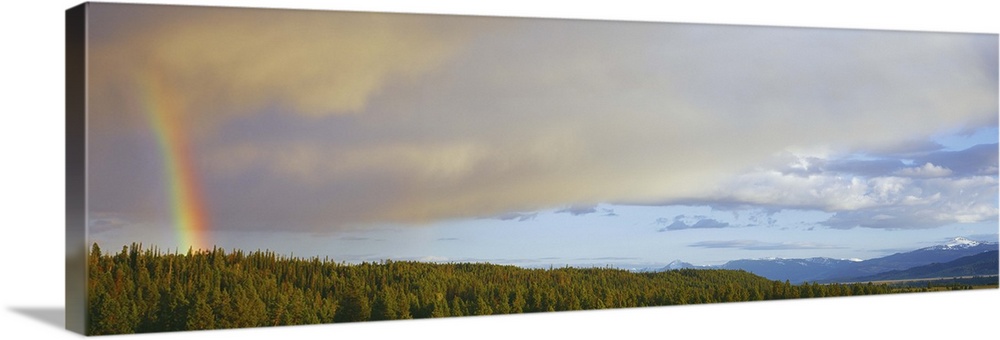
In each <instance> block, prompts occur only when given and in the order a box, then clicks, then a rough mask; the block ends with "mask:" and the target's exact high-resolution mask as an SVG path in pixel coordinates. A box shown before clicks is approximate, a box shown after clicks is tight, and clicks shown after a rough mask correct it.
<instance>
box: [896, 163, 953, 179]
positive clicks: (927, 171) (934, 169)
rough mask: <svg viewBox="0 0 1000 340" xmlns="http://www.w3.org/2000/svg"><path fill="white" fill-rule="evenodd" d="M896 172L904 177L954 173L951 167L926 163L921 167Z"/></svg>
mask: <svg viewBox="0 0 1000 340" xmlns="http://www.w3.org/2000/svg"><path fill="white" fill-rule="evenodd" d="M896 174H897V175H899V176H904V177H945V176H950V175H951V174H952V171H951V169H948V168H945V167H941V166H937V165H934V164H931V163H925V164H924V165H923V166H920V167H913V168H904V169H900V170H898V171H896Z"/></svg>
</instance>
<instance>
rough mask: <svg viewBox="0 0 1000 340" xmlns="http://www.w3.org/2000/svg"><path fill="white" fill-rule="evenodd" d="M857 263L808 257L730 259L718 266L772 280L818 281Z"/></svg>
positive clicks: (793, 281)
mask: <svg viewBox="0 0 1000 340" xmlns="http://www.w3.org/2000/svg"><path fill="white" fill-rule="evenodd" d="M855 263H857V262H856V261H854V260H839V259H831V258H826V257H813V258H808V259H782V258H770V259H752V260H735V261H729V262H726V263H725V264H723V265H721V266H718V268H720V269H733V270H745V271H748V272H751V273H753V274H757V275H760V276H763V277H766V278H768V279H771V280H779V281H784V280H788V281H790V282H792V283H802V282H810V281H818V280H823V279H826V278H829V277H831V276H836V275H837V273H839V272H840V271H843V270H845V269H846V268H848V267H849V266H851V265H853V264H855Z"/></svg>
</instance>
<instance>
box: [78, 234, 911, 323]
mask: <svg viewBox="0 0 1000 340" xmlns="http://www.w3.org/2000/svg"><path fill="white" fill-rule="evenodd" d="M87 266H88V276H89V278H88V282H87V294H88V295H87V300H88V301H87V304H88V305H87V334H88V335H102V334H124V333H146V332H165V331H180V330H200V329H225V328H244V327H263V326H281V325H301V324H317V323H339V322H356V321H369V320H393V319H415V318H437V317H450V316H466V315H491V314H510V313H534V312H546V311H568V310H591V309H605V308H629V307H645V306H665V305H683V304H701V303H717V302H736V301H755V300H777V299H794V298H813V297H828V296H851V295H871V294H886V293H902V292H918V291H926V290H927V288H921V287H891V286H887V285H880V284H872V283H863V284H828V285H820V284H817V283H811V284H799V285H792V284H790V283H789V282H788V281H785V282H780V281H771V280H768V279H765V278H762V277H760V276H756V275H753V274H751V273H748V272H745V271H734V270H708V269H681V270H671V271H664V272H653V273H636V272H630V271H627V270H622V269H615V268H610V267H606V268H575V267H563V268H550V269H527V268H522V267H516V266H509V265H495V264H488V263H446V264H443V263H425V262H411V261H390V260H385V261H381V262H377V263H371V262H368V263H360V264H346V263H338V262H335V261H331V260H328V259H319V258H295V257H291V256H282V255H278V254H275V253H274V252H270V251H266V250H265V251H259V250H258V251H252V252H244V251H242V250H235V249H234V250H231V251H229V252H226V251H225V250H223V249H221V248H215V249H212V250H201V251H195V250H189V251H188V252H187V253H178V252H173V253H168V252H163V251H161V250H159V249H157V248H155V247H153V248H150V249H143V246H142V245H141V244H132V245H129V246H123V247H122V249H121V251H120V252H118V253H105V252H103V251H102V250H101V248H100V247H99V246H98V245H97V244H96V243H95V244H93V246H92V247H91V249H90V253H89V255H88V264H87Z"/></svg>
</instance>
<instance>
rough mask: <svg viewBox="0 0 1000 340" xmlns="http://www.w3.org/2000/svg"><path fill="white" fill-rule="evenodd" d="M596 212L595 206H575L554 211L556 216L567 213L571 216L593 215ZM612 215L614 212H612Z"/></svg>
mask: <svg viewBox="0 0 1000 340" xmlns="http://www.w3.org/2000/svg"><path fill="white" fill-rule="evenodd" d="M596 212H597V206H593V205H590V206H585V205H575V206H570V207H567V208H563V209H559V210H556V213H557V214H562V213H567V214H571V215H573V216H580V215H587V214H593V213H596ZM612 213H614V212H612Z"/></svg>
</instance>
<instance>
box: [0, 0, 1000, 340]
mask: <svg viewBox="0 0 1000 340" xmlns="http://www.w3.org/2000/svg"><path fill="white" fill-rule="evenodd" d="M132 2H139V3H147V2H148V1H132ZM158 3H175V4H201V5H238V6H247V7H273V8H315V9H342V10H364V11H390V12H418V13H447V14H475V15H500V16H530V17H550V18H551V17H556V18H591V19H615V20H643V21H670V22H698V23H726V24H763V25H781V26H810V27H848V28H876V29H894V30H898V29H902V30H924V31H951V32H984V33H993V34H996V33H997V32H1000V29H998V26H1000V24H998V22H1000V20H997V16H996V13H997V11H996V9H995V8H993V7H994V6H993V5H990V4H989V2H987V1H955V0H952V1H854V0H850V1H846V0H840V1H773V0H769V1H735V0H733V1H729V0H727V1H699V2H698V5H684V6H672V5H658V6H655V7H653V6H650V5H649V4H644V3H641V2H638V1H631V0H629V1H623V0H614V1H603V2H597V1H522V0H488V1H402V0H397V1H332V0H331V1H292V0H288V1H237V2H224V1H162V2H158ZM77 4H78V2H74V1H44V2H42V1H38V2H34V1H28V0H21V1H17V2H8V3H7V4H6V5H5V6H4V8H3V10H2V11H0V13H2V14H0V15H2V20H0V25H3V29H2V30H0V35H2V39H0V56H2V58H3V59H2V63H0V71H2V72H0V79H2V82H0V84H2V86H3V88H2V91H0V138H2V142H0V159H2V163H0V183H2V185H0V200H2V201H0V216H2V224H0V225H2V228H3V229H2V230H3V232H0V250H2V253H0V261H2V263H3V264H2V266H0V282H2V287H0V332H2V334H0V337H2V338H5V339H21V338H41V339H64V338H75V337H77V336H78V335H76V334H74V333H70V332H68V331H65V330H63V329H62V328H63V326H62V323H63V318H62V313H63V310H64V308H63V297H64V293H63V292H64V286H65V282H64V274H63V270H64V256H65V255H64V242H65V236H64V235H65V233H64V229H63V228H64V218H65V214H64V211H63V209H64V166H65V165H64V147H63V145H64V137H63V132H64V127H65V124H64V122H63V119H64V117H63V114H64V106H63V105H64V100H63V98H64V97H63V96H64V81H63V77H64V48H63V43H64V35H63V32H64V31H63V29H64V13H65V10H66V9H68V8H70V7H73V6H75V5H77ZM997 306H1000V291H998V290H989V291H974V292H949V293H927V294H906V295H892V296H883V297H857V298H827V299H815V300H798V301H783V302H757V303H737V304H724V305H702V306H689V307H658V308H641V309H628V310H617V311H602V312H594V311H588V312H567V313H544V314H531V315H517V316H500V317H479V318H473V317H465V318H458V319H446V320H416V321H400V322H369V323H359V324H348V325H321V326H305V327H279V328H261V329H250V330H226V331H207V332H187V333H165V334H144V335H132V336H124V337H115V338H149V339H153V338H157V339H212V338H218V337H237V338H240V339H273V338H278V337H281V338H288V339H313V338H323V339H333V338H340V339H350V338H369V339H389V338H397V339H412V338H416V339H431V338H433V339H480V338H483V339H512V338H516V339H538V338H558V339H565V338H584V339H619V338H628V337H638V336H641V337H644V338H645V337H650V338H679V337H685V336H697V337H707V338H716V337H730V336H732V337H747V338H758V337H768V338H782V339H783V338H796V339H801V338H808V339H815V338H819V339H842V338H848V337H851V338H877V337H883V338H887V339H899V338H914V339H924V338H941V337H949V338H950V337H959V336H960V337H970V336H982V335H987V334H993V335H994V336H995V334H997V332H996V326H995V325H996V316H997Z"/></svg>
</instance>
